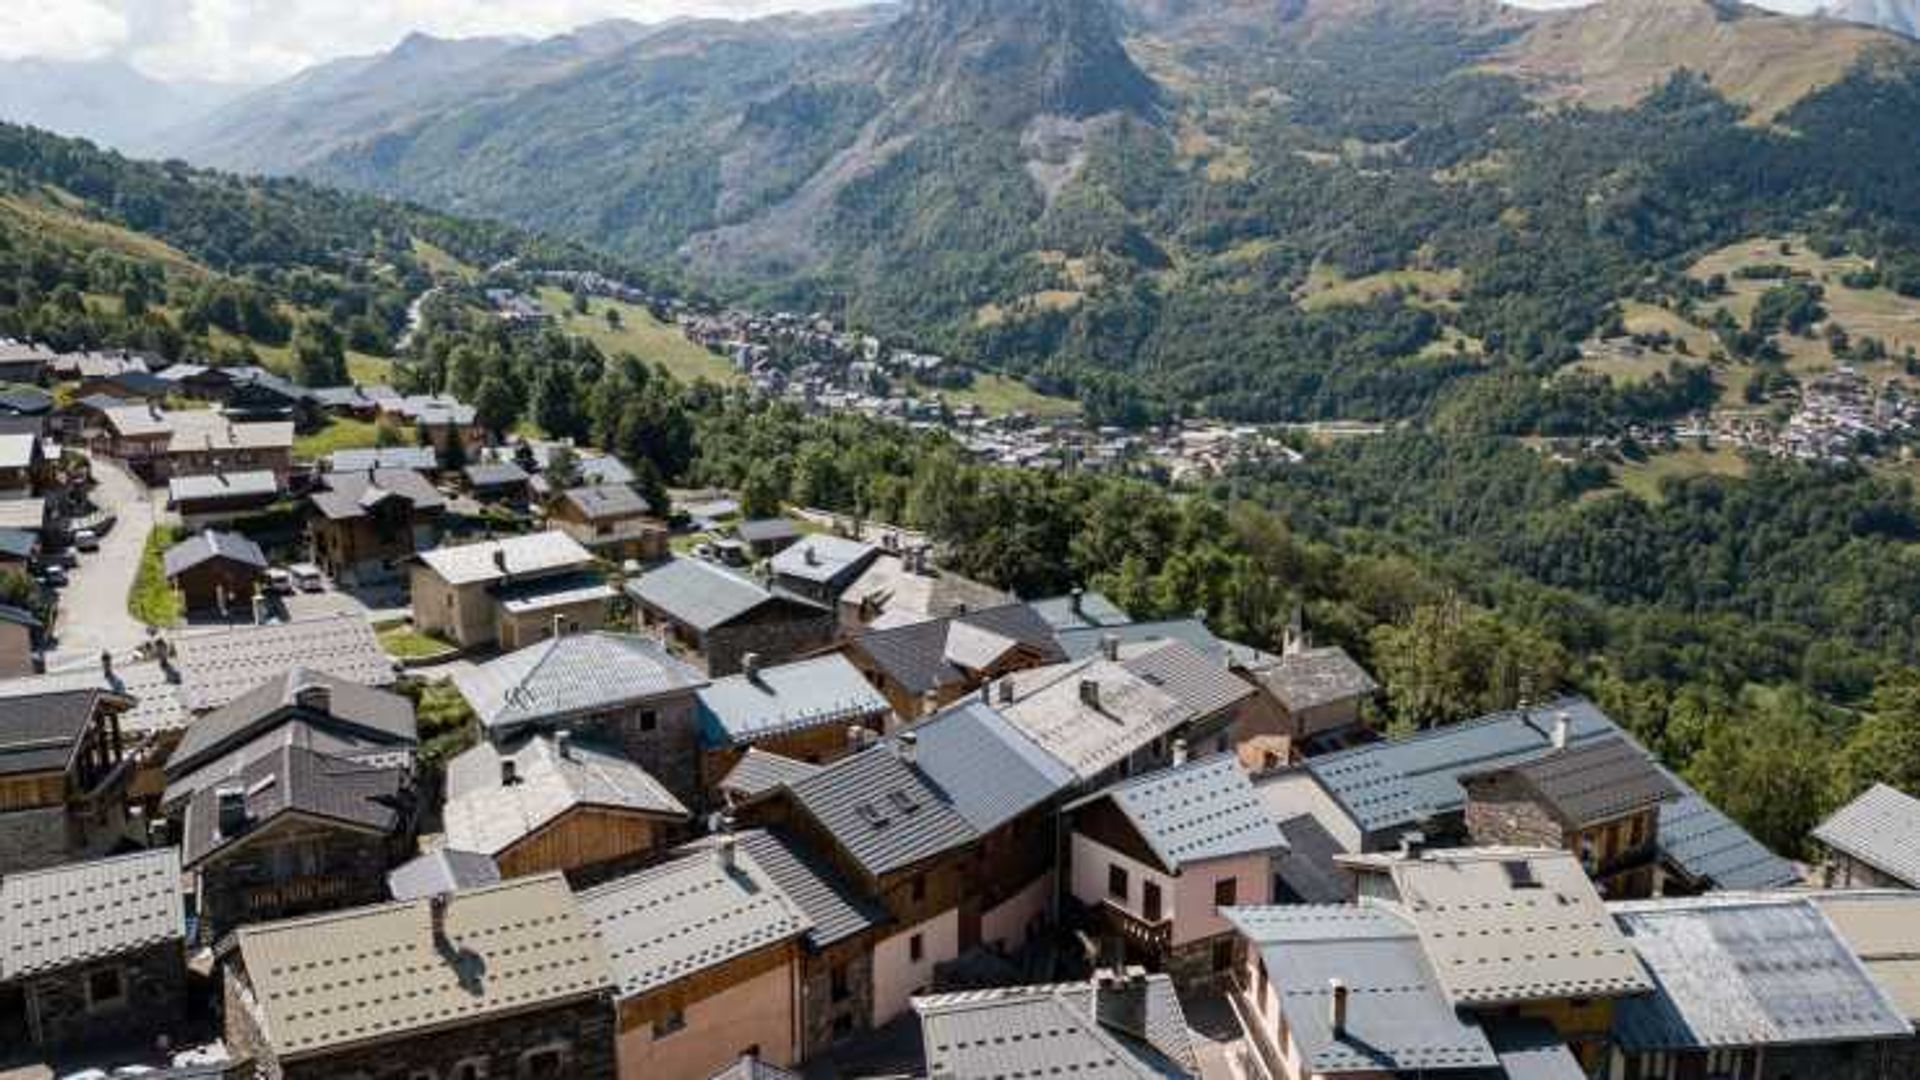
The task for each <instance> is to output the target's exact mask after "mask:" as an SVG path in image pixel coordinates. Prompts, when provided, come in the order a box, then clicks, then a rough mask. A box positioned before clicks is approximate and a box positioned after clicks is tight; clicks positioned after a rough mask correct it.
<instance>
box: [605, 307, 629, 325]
mask: <svg viewBox="0 0 1920 1080" xmlns="http://www.w3.org/2000/svg"><path fill="white" fill-rule="evenodd" d="M624 323H625V320H623V319H621V318H620V309H619V308H617V307H614V306H613V305H612V304H608V305H607V329H609V330H619V329H620V328H621V326H623V325H624Z"/></svg>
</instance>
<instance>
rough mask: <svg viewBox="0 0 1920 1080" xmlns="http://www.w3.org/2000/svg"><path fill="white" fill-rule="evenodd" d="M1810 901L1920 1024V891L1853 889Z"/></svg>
mask: <svg viewBox="0 0 1920 1080" xmlns="http://www.w3.org/2000/svg"><path fill="white" fill-rule="evenodd" d="M1811 899H1812V900H1813V902H1814V905H1815V906H1817V907H1818V908H1819V909H1820V912H1821V914H1823V915H1825V916H1826V917H1827V921H1828V922H1830V923H1832V924H1833V928H1834V930H1835V931H1837V932H1838V933H1839V934H1840V937H1841V939H1842V940H1844V941H1845V942H1846V943H1847V947H1848V948H1849V949H1852V950H1853V954H1854V955H1855V956H1857V957H1859V958H1860V962H1861V963H1862V964H1864V965H1866V969H1867V974H1868V975H1870V976H1872V977H1873V981H1874V983H1876V984H1877V985H1878V986H1879V987H1880V989H1881V990H1883V991H1885V992H1886V995H1887V996H1888V997H1889V998H1891V999H1893V1003H1894V1004H1895V1005H1896V1006H1897V1007H1898V1008H1899V1009H1900V1011H1901V1013H1902V1014H1904V1015H1905V1016H1906V1017H1907V1019H1909V1020H1920V893H1916V892H1908V891H1906V890H1904V889H1851V890H1848V891H1845V892H1824V893H1816V894H1814V895H1813V896H1812V897H1811Z"/></svg>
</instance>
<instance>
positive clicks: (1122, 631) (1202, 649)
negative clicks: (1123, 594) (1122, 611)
mask: <svg viewBox="0 0 1920 1080" xmlns="http://www.w3.org/2000/svg"><path fill="white" fill-rule="evenodd" d="M1107 638H1113V639H1114V640H1116V641H1118V642H1119V643H1120V644H1122V645H1140V644H1144V643H1149V642H1155V641H1184V642H1186V643H1187V644H1188V645H1190V646H1192V647H1193V649H1194V650H1195V651H1196V652H1198V653H1199V654H1200V655H1202V656H1204V657H1206V658H1207V659H1209V660H1212V661H1215V662H1217V663H1221V664H1225V663H1226V662H1227V659H1228V656H1229V652H1228V649H1227V644H1226V642H1224V641H1222V640H1220V639H1219V638H1217V637H1215V636H1214V634H1213V631H1211V630H1209V629H1207V624H1206V623H1204V622H1201V621H1200V620H1199V619H1165V620H1162V621H1159V622H1142V623H1137V622H1129V623H1122V624H1120V625H1117V626H1086V627H1070V628H1067V629H1064V630H1061V631H1060V632H1059V639H1060V647H1061V648H1062V649H1064V650H1066V654H1067V657H1068V659H1072V660H1084V659H1086V658H1088V657H1090V656H1098V655H1100V648H1101V644H1102V642H1104V641H1105V640H1106V639H1107Z"/></svg>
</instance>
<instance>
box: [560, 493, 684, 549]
mask: <svg viewBox="0 0 1920 1080" xmlns="http://www.w3.org/2000/svg"><path fill="white" fill-rule="evenodd" d="M547 520H548V521H549V522H550V523H551V524H552V525H553V526H554V527H555V528H557V529H559V530H560V531H561V532H564V533H566V534H567V535H568V536H571V537H573V538H574V539H575V540H578V541H579V542H580V544H581V546H583V547H585V548H586V549H587V550H589V551H592V552H593V553H594V554H596V555H598V556H600V557H601V558H603V559H614V560H621V559H639V560H640V561H642V562H654V561H656V560H659V559H664V558H666V557H667V540H668V532H667V523H666V522H664V521H662V520H660V518H659V517H658V516H656V515H655V513H654V510H653V507H652V506H650V505H648V504H647V500H645V499H643V498H641V497H640V493H639V492H637V491H635V490H634V489H633V487H632V486H631V485H628V484H605V485H598V486H594V487H579V488H573V489H571V490H569V491H567V492H566V493H565V494H563V495H561V496H560V498H558V499H557V500H555V501H554V503H553V506H552V508H551V509H549V510H548V511H547Z"/></svg>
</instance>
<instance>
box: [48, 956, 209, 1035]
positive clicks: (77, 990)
mask: <svg viewBox="0 0 1920 1080" xmlns="http://www.w3.org/2000/svg"><path fill="white" fill-rule="evenodd" d="M107 970H117V971H118V972H119V973H120V990H121V995H120V997H119V998H118V999H116V1000H114V1001H111V1002H105V1003H98V1004H96V1003H94V1002H93V1001H92V1000H91V998H90V995H89V991H88V983H89V982H90V981H91V980H92V979H93V977H94V976H95V975H97V974H99V973H101V972H103V971H107ZM22 989H23V990H24V991H25V992H26V996H27V1000H28V1002H29V1005H28V1010H29V1012H30V1014H31V1015H32V1016H33V1017H34V1024H35V1035H36V1038H37V1039H38V1041H39V1042H40V1043H41V1044H42V1045H45V1046H52V1047H71V1046H75V1045H77V1044H79V1043H83V1042H86V1041H89V1040H95V1039H105V1040H110V1041H131V1040H134V1039H144V1038H146V1037H149V1036H153V1035H159V1034H164V1033H171V1032H173V1031H175V1030H177V1029H178V1027H179V1025H180V1022H181V1019H182V1017H183V1016H184V1015H185V1013H186V1004H187V956H186V949H185V944H184V943H183V942H182V941H180V940H179V939H175V940H172V941H165V942H161V943H159V944H157V945H153V946H150V947H148V948H147V949H146V950H145V951H143V952H138V953H133V954H130V955H127V956H118V957H111V958H108V959H104V960H101V961H98V962H96V963H88V964H76V965H74V966H73V967H68V968H62V969H61V970H59V971H55V972H51V973H49V974H47V975H44V976H40V977H38V978H32V979H28V980H27V981H26V983H25V985H24V986H23V987H22Z"/></svg>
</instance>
